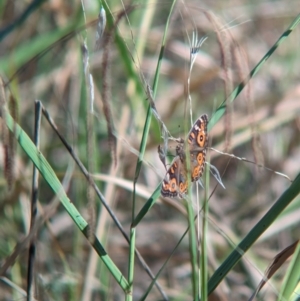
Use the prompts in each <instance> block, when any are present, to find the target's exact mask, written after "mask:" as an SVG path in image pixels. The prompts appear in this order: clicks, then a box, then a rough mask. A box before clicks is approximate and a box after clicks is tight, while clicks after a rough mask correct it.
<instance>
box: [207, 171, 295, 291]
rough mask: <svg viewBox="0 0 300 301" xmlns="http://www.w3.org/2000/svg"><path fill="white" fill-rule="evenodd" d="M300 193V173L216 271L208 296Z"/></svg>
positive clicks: (210, 282) (211, 279) (209, 283)
mask: <svg viewBox="0 0 300 301" xmlns="http://www.w3.org/2000/svg"><path fill="white" fill-rule="evenodd" d="M299 193H300V173H299V174H298V176H297V177H296V179H295V180H294V182H293V183H292V184H291V185H290V187H289V188H288V189H287V190H286V191H285V192H284V193H283V194H282V195H281V196H280V197H279V199H278V200H277V201H276V203H275V204H274V205H273V206H272V207H271V209H270V210H269V211H268V212H267V213H266V214H265V215H264V216H263V218H262V219H261V220H260V221H259V222H258V223H257V224H256V225H255V226H254V227H253V228H252V230H251V231H250V232H249V234H248V235H247V236H246V237H245V238H244V239H243V240H242V241H241V242H240V243H239V245H238V246H237V247H236V248H235V249H234V250H233V252H232V253H231V254H230V255H229V256H228V257H227V259H226V260H225V261H224V262H223V263H222V264H221V266H220V267H219V268H218V269H217V270H216V271H215V273H214V274H213V275H212V277H211V278H210V280H209V281H208V294H210V293H212V292H213V290H214V289H215V288H216V287H217V286H218V284H219V283H220V282H221V281H222V279H223V278H224V277H225V276H226V275H227V274H228V272H229V271H230V270H231V269H232V268H233V267H234V266H235V265H236V264H237V263H238V262H239V260H240V259H241V258H242V256H243V255H244V253H245V252H246V251H247V250H248V249H249V248H250V247H251V246H252V245H253V244H254V243H255V241H256V240H257V239H258V238H259V236H260V235H261V234H262V233H264V232H265V231H266V230H267V229H268V227H269V226H270V225H272V223H273V222H274V220H275V219H276V218H277V217H278V216H279V214H280V213H282V211H283V210H284V209H285V208H286V207H287V206H288V205H289V204H290V203H291V202H292V200H293V199H294V198H295V197H296V196H297V195H298V194H299Z"/></svg>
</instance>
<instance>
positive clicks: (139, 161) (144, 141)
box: [129, 0, 176, 292]
mask: <svg viewBox="0 0 300 301" xmlns="http://www.w3.org/2000/svg"><path fill="white" fill-rule="evenodd" d="M175 3H176V0H174V1H173V3H172V5H171V7H170V12H169V15H168V19H167V22H166V26H165V31H164V36H163V39H162V46H161V50H160V54H159V58H158V62H157V67H156V71H155V76H154V82H153V98H154V99H155V95H156V92H157V86H158V79H159V72H160V67H161V63H162V58H163V54H164V46H165V44H166V36H167V32H168V28H169V23H170V18H171V15H172V12H173V9H174V6H175ZM151 119H152V109H151V106H150V105H148V110H147V115H146V121H145V124H144V130H143V135H142V140H141V144H140V149H139V156H138V159H137V164H136V169H135V176H134V182H133V202H132V221H134V219H135V196H136V193H135V191H136V183H137V180H138V177H139V174H140V171H141V168H142V163H143V158H144V154H145V150H146V145H147V140H148V134H149V129H150V125H151ZM131 234H132V236H131V239H130V249H134V248H135V245H133V246H132V244H135V235H136V231H135V230H134V231H133V229H131ZM134 254H135V253H134V252H130V253H129V256H130V258H129V272H130V273H132V274H130V280H129V285H130V286H131V287H130V290H131V292H132V290H133V287H132V284H133V277H134V275H133V271H134V261H135V260H134Z"/></svg>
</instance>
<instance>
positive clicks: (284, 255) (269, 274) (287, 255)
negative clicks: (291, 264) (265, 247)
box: [249, 240, 299, 301]
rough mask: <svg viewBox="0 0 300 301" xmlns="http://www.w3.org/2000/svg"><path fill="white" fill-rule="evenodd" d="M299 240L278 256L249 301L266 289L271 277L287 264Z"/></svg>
mask: <svg viewBox="0 0 300 301" xmlns="http://www.w3.org/2000/svg"><path fill="white" fill-rule="evenodd" d="M298 243H299V240H297V241H295V242H294V243H293V244H291V245H290V246H288V247H287V248H285V249H284V250H282V251H281V252H280V253H279V254H277V255H276V256H275V257H274V259H273V261H272V263H271V264H270V266H269V267H268V269H267V270H266V271H265V273H264V277H263V279H262V280H261V282H260V283H259V285H258V286H257V288H256V290H255V292H254V293H253V295H252V296H251V297H250V299H249V301H252V300H253V299H254V298H255V297H256V295H257V294H258V293H259V292H260V290H261V289H262V288H263V287H264V285H265V284H266V283H267V282H268V280H270V279H271V277H272V276H273V275H274V274H275V272H276V271H277V270H278V269H280V267H281V266H282V265H283V264H284V263H286V261H287V260H288V259H289V258H290V257H291V256H292V255H293V254H294V252H295V250H296V248H297V245H298Z"/></svg>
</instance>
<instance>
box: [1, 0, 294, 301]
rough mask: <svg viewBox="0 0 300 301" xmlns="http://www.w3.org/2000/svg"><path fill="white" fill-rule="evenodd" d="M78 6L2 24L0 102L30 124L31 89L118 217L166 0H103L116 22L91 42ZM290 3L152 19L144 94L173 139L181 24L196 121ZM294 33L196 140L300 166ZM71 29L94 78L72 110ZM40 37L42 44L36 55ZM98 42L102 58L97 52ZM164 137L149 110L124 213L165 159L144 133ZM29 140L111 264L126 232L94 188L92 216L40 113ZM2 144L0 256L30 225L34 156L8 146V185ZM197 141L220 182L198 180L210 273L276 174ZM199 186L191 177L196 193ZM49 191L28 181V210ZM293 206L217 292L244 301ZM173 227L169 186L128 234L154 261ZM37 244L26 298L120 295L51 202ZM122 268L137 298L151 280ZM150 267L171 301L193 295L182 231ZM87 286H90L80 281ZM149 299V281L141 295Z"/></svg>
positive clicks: (265, 203)
mask: <svg viewBox="0 0 300 301" xmlns="http://www.w3.org/2000/svg"><path fill="white" fill-rule="evenodd" d="M29 4H30V3H29V1H1V4H0V16H1V18H0V22H1V23H0V29H1V30H2V29H5V28H7V26H9V25H10V24H16V20H17V19H18V18H19V17H20V15H22V13H23V12H24V10H26V8H27V7H28V5H29ZM83 4H84V8H85V14H86V19H87V20H86V22H84V19H83V11H82V3H81V2H80V1H60V0H52V1H44V2H43V3H42V4H41V5H40V6H39V7H38V8H37V9H36V10H34V11H33V12H32V13H31V14H30V15H29V16H28V17H26V18H25V20H24V22H23V23H22V24H21V25H20V26H16V27H15V28H14V29H13V30H12V31H10V32H9V33H8V34H6V35H5V36H4V35H3V31H1V39H2V40H1V44H0V72H1V76H2V77H3V79H4V81H5V82H8V81H9V84H8V85H7V87H6V90H5V91H6V93H7V95H8V96H7V97H8V99H9V103H8V106H9V108H10V109H11V111H13V112H14V116H15V118H16V120H17V121H18V123H19V124H20V125H21V127H22V128H23V129H24V130H25V131H26V132H27V134H28V135H29V136H30V137H33V128H34V101H35V100H37V99H38V100H41V101H42V103H43V106H44V107H45V108H46V109H47V110H48V112H49V113H50V115H51V117H52V118H53V120H54V121H55V123H56V125H57V127H58V129H59V132H60V133H61V134H62V135H63V136H64V137H65V138H66V140H67V141H68V142H69V143H70V145H72V147H73V148H74V149H75V151H76V153H77V154H78V156H79V157H80V159H81V160H82V162H83V163H84V164H85V165H86V166H88V165H89V164H90V169H92V171H93V174H94V175H95V181H96V183H97V185H98V186H99V188H100V190H101V191H102V193H103V194H104V196H105V197H106V200H107V202H108V203H109V206H111V208H112V209H113V210H114V212H115V214H116V215H117V217H118V218H119V219H120V221H121V223H122V225H123V226H124V228H125V230H126V231H129V229H130V224H131V222H132V187H133V179H134V175H135V168H136V163H137V155H138V152H139V147H140V141H141V137H142V133H143V129H144V123H145V119H146V114H147V108H148V100H147V93H146V91H147V84H148V85H149V86H150V87H152V84H153V78H154V75H155V70H156V68H157V64H158V61H159V53H160V50H161V43H162V38H163V34H164V31H165V28H166V22H167V18H168V14H169V12H170V7H171V4H172V2H171V1H149V2H146V1H145V3H144V4H141V3H139V2H136V3H135V2H134V1H127V2H123V3H122V2H120V1H109V4H108V5H109V9H110V11H111V13H112V15H113V16H114V20H119V21H118V25H117V27H116V28H112V29H111V30H110V29H109V26H107V28H106V29H105V32H104V35H103V38H102V40H101V43H100V45H98V47H95V44H96V38H95V35H96V25H95V24H96V23H95V22H94V20H96V19H97V16H98V13H99V10H100V5H101V4H100V3H99V2H97V1H83ZM129 5H132V7H131V8H130V10H129V9H128V10H127V9H124V7H126V8H128V7H129ZM298 10H299V2H298V1H264V2H261V1H238V0H237V1H226V2H225V1H202V2H201V3H200V2H199V1H190V0H189V1H184V2H183V1H178V3H177V4H176V6H175V8H174V11H173V13H172V17H171V20H170V24H169V29H168V31H167V42H166V46H165V48H164V56H163V58H162V60H161V64H162V65H161V69H160V78H159V83H158V87H157V94H156V97H155V104H156V108H157V112H158V114H159V116H160V118H161V120H162V121H163V122H164V123H165V125H166V127H167V128H168V130H169V132H170V133H171V134H172V136H174V137H181V138H184V137H185V135H186V133H187V131H186V130H185V124H186V123H188V124H190V123H189V118H190V117H189V107H188V104H189V102H188V92H187V91H188V90H187V83H188V78H189V69H190V48H191V40H192V35H193V32H197V33H198V36H199V38H200V37H202V36H204V35H206V36H207V39H206V41H205V42H204V44H203V45H202V46H201V49H200V51H199V53H198V55H197V58H196V61H195V64H194V66H193V70H192V72H191V76H190V95H191V98H192V114H193V120H196V119H197V117H198V116H200V115H202V114H204V113H206V114H208V116H209V118H210V117H211V116H212V115H213V114H214V112H215V110H216V109H217V107H218V106H219V105H220V104H221V103H222V102H223V100H224V99H226V97H227V96H228V95H229V93H230V91H232V89H233V88H234V87H236V86H237V85H238V84H239V83H240V82H241V81H242V80H244V79H245V78H246V77H247V75H248V74H249V72H250V71H251V70H252V68H253V67H254V66H255V65H256V64H257V63H258V62H259V60H260V59H261V58H262V57H263V56H264V55H265V54H266V53H267V52H268V51H269V50H270V48H271V47H272V46H273V44H274V43H275V42H276V41H277V39H278V38H279V37H280V36H281V35H282V34H283V32H284V31H285V30H287V29H288V26H289V25H290V24H291V22H292V21H293V19H294V18H295V17H296V16H297V14H298ZM85 24H88V25H87V26H85ZM116 32H117V33H118V37H119V38H120V39H121V40H122V41H123V43H124V45H126V47H125V48H124V49H120V47H119V46H120V45H119V44H118V39H117V38H116V35H115V33H116ZM67 33H71V34H70V35H69V36H68V39H61V38H62V37H64V36H65V35H66V34H67ZM110 35H111V36H110ZM299 36H300V35H299V28H297V27H296V29H295V30H294V32H292V33H291V34H290V36H288V38H287V39H286V40H285V41H284V42H283V43H282V44H281V45H280V46H279V47H278V49H277V50H276V51H275V53H274V54H273V55H272V56H271V57H270V58H269V60H268V61H267V62H266V63H265V64H264V65H263V66H262V69H261V70H260V71H259V73H258V74H257V75H256V76H255V77H254V78H253V79H251V81H250V82H249V83H248V84H247V85H246V87H245V89H244V90H243V92H242V93H241V94H240V95H239V96H238V97H237V99H235V101H234V102H233V103H232V104H230V105H228V108H227V114H226V116H225V117H223V118H222V119H221V120H220V121H219V122H218V123H217V124H216V125H215V126H214V127H213V129H212V130H211V131H210V133H209V137H210V142H209V143H210V146H211V147H213V148H215V149H217V150H219V151H223V152H224V151H225V152H227V153H229V154H234V155H236V156H238V157H243V158H246V159H247V160H250V161H253V162H256V163H258V164H261V165H264V166H266V167H268V168H270V169H272V170H275V171H278V172H280V173H284V174H286V175H287V176H288V177H289V178H290V179H294V178H295V176H296V175H297V173H298V170H299V165H300V151H299V150H300V144H299V141H300V135H299V130H300V118H299V116H300V115H299V113H300V85H299V83H300V81H299V79H300V75H299V70H300V68H299V67H300V64H299V63H300V56H299V46H300V40H299ZM85 39H86V44H87V48H88V59H89V70H90V73H91V74H92V76H93V82H94V94H95V101H94V106H93V111H91V110H89V109H87V108H89V105H88V104H87V102H88V97H87V95H88V92H87V91H88V89H89V86H88V85H87V84H86V81H85V73H84V64H83V58H82V54H83V52H82V44H83V41H84V40H85ZM108 42H109V43H108ZM54 43H55V45H53V44H54ZM51 45H53V47H52V46H51ZM48 46H51V49H49V51H47V52H45V53H44V52H43V51H44V49H45V48H46V47H48ZM106 47H107V49H108V53H109V58H108V59H107V61H105V59H104V57H105V56H104V53H105V49H106ZM106 53H107V52H106ZM105 63H107V66H106V67H105ZM130 70H132V72H130ZM104 75H105V77H104ZM136 79H137V80H136ZM137 82H138V83H139V84H137ZM104 90H105V93H104ZM10 94H12V95H13V96H14V100H13V99H12V98H10V96H9V95H10ZM104 96H105V97H106V98H105V97H104ZM104 98H105V99H104ZM105 101H107V102H108V105H109V107H110V111H111V117H112V123H113V124H114V130H115V132H114V135H115V136H116V147H117V148H116V158H117V165H115V164H114V162H113V159H112V153H111V149H110V143H109V142H110V141H109V139H108V134H107V122H106V119H105V114H104V111H103V104H104V102H105ZM88 118H92V119H93V130H92V133H91V131H89V130H88V128H87V119H88ZM187 120H188V121H187ZM88 135H91V137H92V139H93V141H94V142H93V143H94V147H93V152H92V156H93V158H92V160H91V161H92V163H91V162H90V163H89V162H88V160H89V159H91V157H90V155H89V150H88V148H87V137H88ZM2 142H3V141H2ZM163 143H164V141H163V138H162V137H161V132H160V128H159V125H158V122H157V121H156V120H155V118H154V117H153V118H152V124H151V128H150V132H149V137H148V141H147V146H146V153H145V157H144V163H143V167H142V170H141V173H140V175H139V178H138V189H137V208H136V213H137V212H138V211H139V209H140V208H142V206H143V204H145V202H146V201H147V199H148V198H149V197H150V195H151V194H152V193H153V191H154V190H155V188H156V187H157V186H158V185H159V183H160V182H161V181H162V179H163V178H164V176H165V173H166V170H165V168H164V166H163V164H162V163H161V161H160V160H159V156H158V153H157V147H158V145H162V144H163ZM175 145H176V144H174V143H172V142H170V143H169V153H170V156H169V157H168V159H169V162H171V161H172V159H173V157H174V155H175ZM2 146H3V143H2ZM40 149H41V152H42V153H43V154H44V156H45V157H46V159H47V160H48V161H49V163H50V164H51V166H52V167H53V169H54V170H55V172H56V174H57V175H58V177H59V179H61V180H62V181H65V182H64V183H65V187H66V192H67V194H68V196H69V198H70V199H71V200H72V202H73V203H74V204H75V206H76V207H77V209H78V210H79V211H80V212H81V214H82V215H83V216H84V217H85V218H86V219H87V220H88V221H91V222H92V223H94V224H96V223H97V218H99V220H101V227H100V229H99V231H100V232H99V233H98V237H99V239H100V240H101V241H102V242H103V243H104V245H105V247H106V250H107V252H108V254H109V255H110V256H111V257H112V259H113V260H114V261H115V263H116V264H117V266H118V267H119V268H120V269H121V271H122V272H123V273H125V274H126V271H127V265H128V244H127V243H126V241H125V240H124V238H123V237H122V236H121V234H120V233H119V231H118V229H117V228H116V226H115V225H114V224H113V222H112V220H111V218H110V217H109V216H108V215H107V213H106V211H105V210H104V209H103V210H102V208H101V205H100V202H99V201H98V200H95V203H94V206H93V208H92V210H94V216H95V217H94V218H93V217H92V215H93V214H91V211H90V207H89V206H88V204H89V203H90V201H89V199H88V196H87V182H86V180H85V178H84V176H83V175H82V174H81V172H80V171H79V169H78V168H77V167H75V165H74V163H73V160H72V158H71V156H70V155H69V153H68V151H67V150H66V148H65V147H64V146H63V145H62V143H61V142H60V140H59V139H58V137H57V136H56V134H55V133H54V132H53V131H52V129H51V127H50V126H49V124H48V123H47V121H46V120H45V119H44V118H43V119H42V126H41V145H40ZM4 150H5V148H4V147H2V148H1V158H2V159H1V162H0V164H1V167H0V168H1V170H2V173H1V175H2V177H1V200H0V208H1V210H0V260H1V266H2V265H3V264H4V263H5V262H6V260H7V258H8V256H9V255H10V254H11V253H12V252H13V250H14V248H15V246H16V243H17V242H21V241H22V239H24V237H25V236H26V235H27V234H28V232H29V226H30V219H29V210H30V209H29V208H30V194H31V178H32V168H33V167H32V163H31V161H30V160H29V159H28V158H27V157H26V156H25V155H24V153H23V152H22V150H21V149H20V148H19V147H18V146H17V145H16V149H15V157H14V167H13V170H12V171H11V177H12V179H13V181H12V186H11V188H10V189H9V185H8V182H7V177H5V173H6V171H5V153H4ZM208 153H209V157H210V160H211V164H213V165H214V166H215V167H216V168H217V169H218V170H219V172H220V175H221V178H222V181H223V183H224V185H225V187H226V189H225V190H224V189H223V188H222V187H220V186H218V187H217V188H216V190H214V191H213V189H214V188H215V186H216V185H217V182H216V180H215V179H214V178H213V177H211V179H210V180H211V181H210V184H209V187H210V189H209V191H208V192H207V193H208V194H209V195H210V194H211V193H212V192H213V194H212V196H211V199H210V201H209V205H210V215H209V241H208V250H209V266H210V271H209V273H210V274H212V273H213V272H214V271H215V270H216V268H217V267H218V266H219V265H220V263H222V262H223V260H224V259H225V258H226V256H227V255H228V254H229V253H230V251H231V250H232V249H233V248H234V246H236V244H238V243H239V241H240V240H241V239H242V238H243V237H244V236H245V235H246V234H247V233H248V232H249V230H250V229H251V228H252V227H253V226H254V225H255V224H256V223H257V222H258V220H259V219H260V218H261V217H262V216H263V215H264V214H265V213H266V212H267V210H268V209H269V208H270V206H272V204H274V202H275V201H276V200H277V198H278V197H279V196H280V195H281V194H282V193H283V191H284V190H285V189H286V188H287V187H288V186H289V185H290V181H289V180H288V179H286V178H285V177H283V176H280V175H278V174H275V173H274V172H271V171H268V170H265V169H263V168H259V167H257V166H256V165H255V164H251V163H247V162H243V161H240V160H237V159H234V158H231V157H229V156H226V155H224V154H219V153H217V152H215V151H213V150H210V151H209V152H208ZM194 186H196V184H194ZM203 196H204V192H203V189H201V190H200V199H199V201H201V200H202V198H203ZM54 198H55V196H54V195H53V193H52V191H51V190H50V188H49V187H48V185H47V183H45V181H44V180H43V179H40V188H39V203H40V204H39V214H41V215H43V214H45V212H46V211H47V208H48V207H49V205H50V204H53V202H54ZM193 199H194V198H193ZM195 200H196V198H195ZM195 202H197V200H196V201H195ZM299 214H300V212H299V198H298V199H296V200H295V201H294V202H293V203H292V204H291V205H290V206H289V207H288V208H287V209H286V211H285V212H284V213H283V214H282V215H281V216H280V218H278V219H277V221H276V222H275V223H274V224H273V225H272V227H271V228H269V229H268V230H267V231H266V232H265V234H264V235H263V236H262V237H261V238H260V240H259V241H258V242H257V243H256V244H255V245H254V246H253V247H252V248H251V250H250V251H249V252H248V253H247V255H246V256H245V259H243V260H242V261H241V262H240V263H239V264H238V265H237V266H236V267H235V269H234V271H231V272H230V273H229V274H228V276H227V278H226V281H223V282H222V284H221V285H220V287H219V290H220V291H219V298H221V299H222V300H247V299H248V298H249V297H250V295H251V294H252V292H253V291H254V290H255V287H256V285H257V284H258V283H259V281H260V280H261V278H262V275H263V273H264V271H265V269H266V268H267V267H268V265H269V264H270V262H271V261H272V258H273V257H274V256H275V255H276V254H277V253H279V252H280V251H281V250H282V249H284V248H285V247H286V246H288V245H290V244H291V243H293V242H294V241H295V240H296V239H297V238H298V236H297V233H298V232H299V231H297V229H298V228H299ZM186 228H187V217H186V211H185V205H184V201H183V200H178V199H169V200H167V199H165V200H163V199H159V200H158V201H157V202H156V204H155V205H154V206H153V207H152V209H151V210H150V212H149V213H148V214H147V215H146V217H145V218H144V220H143V221H142V222H141V223H140V224H139V226H138V228H137V242H136V243H137V247H138V249H139V251H140V253H141V254H142V256H143V257H144V259H145V260H146V262H147V263H148V265H149V266H150V268H151V269H152V271H153V272H154V273H157V272H158V270H159V268H160V267H161V266H162V264H163V263H164V262H165V260H166V259H167V257H168V256H169V254H170V253H171V252H172V250H173V249H174V247H175V245H176V243H177V242H178V240H179V239H180V237H181V236H182V234H183V233H184V231H185V230H186ZM36 243H37V254H36V255H37V259H36V278H37V284H38V285H37V289H38V292H39V294H38V296H39V298H40V299H41V300H121V299H123V295H122V292H121V289H120V288H118V286H117V284H116V283H115V280H114V279H113V278H111V276H110V275H109V274H108V273H107V271H106V268H105V267H104V266H103V265H102V264H101V261H98V262H97V263H96V264H95V266H96V273H95V274H94V275H93V274H89V271H88V268H87V262H88V260H89V258H90V256H91V255H90V254H91V253H90V246H89V244H88V242H87V240H86V238H85V237H83V235H82V234H81V233H80V232H79V231H78V229H77V228H76V227H75V226H74V224H73V222H72V220H71V219H70V217H69V216H68V215H67V213H66V212H65V210H64V209H63V208H62V207H61V206H56V210H55V212H54V213H52V214H51V216H50V218H49V219H47V220H46V222H45V223H44V224H43V225H42V226H41V227H40V229H39V231H38V234H37V239H36ZM27 252H28V250H27V248H25V249H23V250H22V251H20V253H19V254H18V257H17V259H16V262H15V263H14V264H13V265H12V267H11V268H10V269H9V270H8V271H7V272H6V273H5V275H1V276H3V277H2V278H1V282H0V299H1V300H22V299H25V297H24V295H23V293H22V291H20V290H22V289H23V290H24V289H25V287H26V270H27ZM284 272H285V270H284V268H283V269H281V270H280V271H279V272H278V273H277V274H276V276H275V277H274V278H273V279H272V286H270V285H266V287H265V288H264V290H263V293H262V296H263V298H264V300H275V299H276V296H277V293H278V291H277V290H278V287H280V283H281V281H282V277H283V275H284ZM135 273H136V274H135V283H134V290H135V291H134V298H133V299H134V300H138V298H139V297H141V296H142V295H143V294H144V292H145V290H146V289H147V287H148V286H149V283H150V279H149V277H148V275H147V274H146V273H145V271H144V270H143V269H142V268H141V266H140V265H139V264H138V263H137V264H136V272H135ZM88 277H90V278H88ZM86 279H90V282H89V285H90V288H87V287H86V284H85V281H86ZM8 280H9V281H11V283H10V282H9V281H8ZM159 281H160V284H161V285H162V287H163V289H164V290H165V292H166V293H167V295H168V296H169V297H170V299H171V300H192V294H191V281H190V258H189V249H188V238H187V237H186V238H185V240H183V242H182V243H181V244H180V246H179V248H178V249H177V250H176V251H175V254H174V255H173V256H172V258H171V260H170V261H169V263H168V264H167V267H166V268H165V269H164V271H163V272H162V274H161V276H160V278H159ZM13 284H14V285H15V286H16V287H13ZM276 288H277V290H276ZM87 290H89V295H88V294H84V292H86V291H87ZM87 296H89V297H87ZM161 299H162V297H161V295H160V294H159V292H158V291H157V290H156V289H155V288H154V289H152V291H151V294H150V296H149V297H148V299H147V300H161Z"/></svg>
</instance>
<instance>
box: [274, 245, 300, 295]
mask: <svg viewBox="0 0 300 301" xmlns="http://www.w3.org/2000/svg"><path fill="white" fill-rule="evenodd" d="M299 271H300V243H299V241H298V244H297V247H296V250H295V252H294V255H293V258H292V260H291V262H290V265H289V267H288V270H287V273H286V275H285V278H284V282H283V285H282V287H281V292H280V294H279V298H278V299H277V300H291V299H292V297H293V296H292V295H293V294H294V295H295V296H294V297H295V298H296V299H298V298H299V295H298V296H297V294H296V292H295V289H296V287H297V284H298V285H299ZM298 300H299V299H298Z"/></svg>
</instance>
